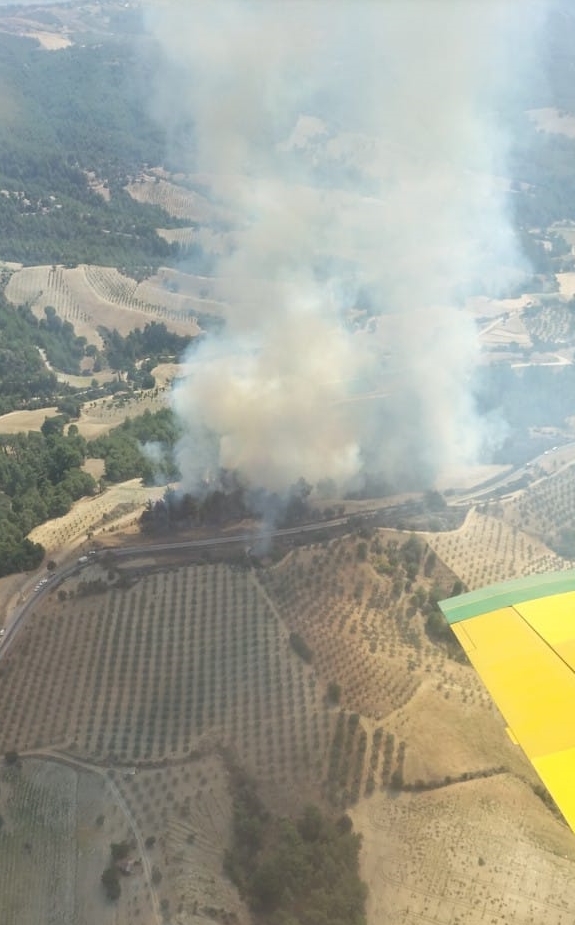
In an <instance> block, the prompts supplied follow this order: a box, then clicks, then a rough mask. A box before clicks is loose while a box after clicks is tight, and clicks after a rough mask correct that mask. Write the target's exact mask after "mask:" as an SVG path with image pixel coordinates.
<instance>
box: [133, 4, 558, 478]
mask: <svg viewBox="0 0 575 925" xmlns="http://www.w3.org/2000/svg"><path fill="white" fill-rule="evenodd" d="M519 7H520V9H519ZM519 15H520V16H521V24H520V26H519V24H518V23H517V22H516V20H517V18H518V16H519ZM539 15H540V8H539V5H536V4H531V3H528V2H526V3H521V4H517V3H514V2H511V3H506V2H504V0H493V2H491V0H476V2H475V0H407V2H406V0H385V2H376V0H353V2H352V0H349V2H338V0H294V2H279V0H278V2H274V0H267V2H263V0H254V2H248V0H245V2H243V0H242V2H240V0H209V2H208V0H205V2H190V0H170V2H169V3H166V4H164V5H161V6H155V5H154V4H153V3H150V4H149V8H148V22H149V26H150V29H151V31H152V32H153V34H154V35H155V36H156V37H157V38H158V40H159V41H160V42H161V43H162V45H163V47H164V49H165V51H166V53H167V55H168V57H169V60H170V62H171V70H170V78H169V79H168V78H167V77H165V75H164V78H162V76H161V75H158V99H157V100H156V109H157V111H158V112H159V113H160V112H161V113H163V117H164V118H165V121H166V125H168V126H169V127H170V129H171V130H174V131H175V132H176V131H177V128H178V126H179V125H183V124H186V123H189V122H190V120H191V121H192V123H193V126H194V144H193V146H192V147H191V149H190V152H189V163H188V164H186V165H185V167H186V169H188V170H189V171H190V172H191V173H193V174H195V175H196V180H197V182H198V183H201V184H202V187H203V190H204V192H205V191H206V190H207V191H208V193H209V195H210V196H211V197H212V198H213V199H214V200H215V201H217V202H218V203H219V204H220V205H225V207H226V208H227V210H228V212H229V213H230V214H232V215H234V216H235V227H234V229H233V231H232V232H231V234H230V235H229V236H228V239H227V251H226V249H225V248H224V252H225V253H226V256H224V257H220V258H219V260H218V265H217V271H216V275H217V276H218V277H219V279H220V283H219V286H220V290H221V291H224V290H225V291H226V292H227V293H228V294H230V305H231V307H230V310H229V312H228V314H227V325H226V329H225V333H224V334H223V335H222V336H218V337H217V338H216V337H209V338H207V339H206V340H205V341H204V343H202V344H201V345H200V346H199V348H196V349H194V350H193V351H192V352H191V354H190V357H189V358H188V362H189V373H188V375H187V377H186V378H185V380H184V381H183V382H182V383H180V384H179V385H178V387H177V389H176V390H175V392H174V396H173V402H174V407H175V409H176V410H177V413H178V414H179V416H180V417H181V419H182V421H183V422H184V425H185V428H186V438H185V439H184V440H182V443H181V446H180V452H179V462H180V465H181V471H182V475H183V479H184V483H185V485H186V487H188V488H193V487H194V486H195V485H196V484H197V483H198V481H199V480H201V479H203V478H205V476H206V474H209V473H210V472H211V473H213V472H215V471H216V470H217V468H218V467H219V466H224V467H226V468H233V469H236V470H238V471H239V473H240V474H241V475H242V476H243V477H244V478H245V479H247V480H248V481H249V482H251V483H252V484H256V485H260V486H262V487H266V488H269V489H273V490H280V491H281V490H283V489H285V488H286V487H287V486H289V485H290V484H292V483H293V482H294V481H295V480H296V479H297V478H298V477H300V476H304V477H305V478H306V479H307V480H309V481H310V482H312V483H316V482H317V481H318V480H320V479H322V478H331V479H334V480H335V481H336V482H337V483H339V484H340V485H343V484H347V485H349V484H353V483H358V482H360V481H361V479H362V478H363V477H364V476H365V474H366V473H371V474H375V473H381V474H382V476H383V477H385V478H386V479H387V480H389V481H391V482H393V483H395V484H397V485H399V484H405V483H406V482H411V483H413V482H414V481H419V483H420V484H421V483H425V484H427V485H429V484H432V483H433V479H434V478H435V476H436V475H437V474H438V473H439V472H441V471H442V470H445V468H446V467H453V466H458V465H465V464H469V463H471V462H473V461H474V460H476V458H477V456H478V454H479V452H480V450H481V448H482V446H483V445H484V444H485V442H486V441H487V440H489V439H490V438H491V435H490V432H489V427H488V425H487V424H486V422H484V421H482V420H480V419H479V417H478V415H477V413H476V411H475V407H474V401H473V396H472V379H473V371H474V369H475V367H476V364H477V362H478V347H477V338H476V331H475V328H474V323H473V321H472V319H471V317H470V314H469V313H468V312H466V311H465V308H464V300H465V296H466V295H468V294H470V293H474V292H477V290H478V288H482V289H483V290H484V291H486V292H488V293H492V294H497V293H498V292H500V291H503V290H505V287H508V286H509V285H510V284H511V283H513V282H516V281H517V280H518V279H519V278H520V274H521V272H522V266H521V259H520V257H519V255H518V252H517V249H516V245H515V241H514V237H513V234H512V230H511V227H510V222H509V219H508V216H507V215H506V210H505V202H504V198H503V193H502V189H503V188H504V185H505V184H504V183H502V182H501V178H502V177H504V176H505V152H506V144H507V142H506V138H505V137H504V135H503V133H502V132H501V129H500V128H499V127H498V126H497V125H496V121H495V118H494V116H493V109H494V104H495V103H496V102H497V101H498V100H499V99H500V98H501V97H502V95H504V92H505V85H506V81H507V79H508V76H509V74H510V64H509V53H510V50H511V48H512V49H513V60H515V61H518V60H519V59H520V57H521V49H522V47H524V46H525V44H526V41H527V38H528V35H529V27H530V26H531V25H533V24H534V23H536V22H537V21H538V17H539ZM206 432H210V433H211V434H212V437H211V438H210V439H209V440H206V439H205V438H204V436H203V435H205V434H206ZM213 435H215V437H214V436H213Z"/></svg>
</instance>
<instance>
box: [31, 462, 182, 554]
mask: <svg viewBox="0 0 575 925" xmlns="http://www.w3.org/2000/svg"><path fill="white" fill-rule="evenodd" d="M164 491H165V487H154V486H144V485H142V482H141V479H131V480H130V481H129V482H120V483H119V484H117V485H113V486H112V487H111V488H108V489H106V491H105V492H102V494H100V495H96V496H95V497H94V498H81V499H80V501H76V503H75V504H74V505H73V506H72V509H71V510H70V511H69V512H68V513H67V514H65V515H64V516H63V517H56V518H54V520H48V521H46V523H44V524H40V526H38V527H35V528H34V530H32V531H31V532H30V534H29V538H30V539H31V540H32V542H34V543H41V544H42V545H43V546H44V548H45V550H46V553H47V554H48V555H50V554H53V553H56V552H58V551H60V550H65V549H66V547H68V546H70V545H74V544H75V543H77V542H78V541H79V540H86V539H88V538H89V536H88V535H91V536H93V535H96V534H99V533H106V532H109V531H114V530H116V529H117V528H118V521H121V522H123V523H124V524H125V522H126V520H129V521H133V520H137V518H138V517H139V515H140V513H141V512H142V511H143V510H144V508H145V506H146V504H147V502H148V500H149V499H152V500H154V501H156V500H158V499H159V498H161V497H162V496H163V494H164Z"/></svg>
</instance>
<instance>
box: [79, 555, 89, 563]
mask: <svg viewBox="0 0 575 925" xmlns="http://www.w3.org/2000/svg"><path fill="white" fill-rule="evenodd" d="M87 561H88V556H80V558H79V559H78V562H87Z"/></svg>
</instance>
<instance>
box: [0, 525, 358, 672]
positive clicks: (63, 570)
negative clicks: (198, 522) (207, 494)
mask: <svg viewBox="0 0 575 925" xmlns="http://www.w3.org/2000/svg"><path fill="white" fill-rule="evenodd" d="M369 513H372V512H365V516H368V515H369ZM360 516H363V515H360ZM353 520H354V515H352V516H351V518H349V517H337V518H334V519H333V520H325V521H322V522H320V523H311V524H302V525H300V526H298V527H284V528H282V529H276V530H273V529H267V528H265V527H263V526H262V527H261V528H260V529H259V530H257V531H252V532H250V533H241V534H235V535H230V536H212V537H207V538H204V539H201V540H181V541H179V542H176V543H170V542H163V543H153V544H150V545H143V544H140V545H137V546H121V547H120V546H109V547H100V548H99V549H98V550H97V551H96V553H95V554H94V555H91V556H87V557H86V561H84V562H80V561H79V559H78V558H74V560H73V561H71V562H68V563H66V564H64V565H62V566H61V567H60V568H57V569H55V571H53V572H51V573H50V574H49V575H47V576H46V578H47V581H46V584H45V585H43V586H42V588H40V590H39V591H31V592H29V596H28V597H27V599H26V600H25V601H24V603H22V604H20V606H18V607H16V609H15V610H14V612H13V613H12V615H11V617H10V619H9V621H8V622H7V623H6V625H5V635H4V637H3V639H2V642H1V643H0V659H2V658H4V657H5V656H6V654H7V652H8V651H9V649H10V647H11V646H12V644H13V643H14V640H15V638H16V636H17V635H18V633H19V632H20V630H21V629H22V626H23V625H24V623H25V620H26V617H27V616H28V615H29V614H30V613H31V612H32V611H33V609H34V607H35V606H36V605H37V604H38V603H39V602H40V601H41V600H42V598H43V597H45V595H46V594H48V593H49V592H50V591H53V590H54V589H55V588H56V587H57V586H58V585H59V584H60V583H61V582H62V581H65V579H66V578H69V577H70V576H71V575H73V574H75V573H78V572H79V571H81V570H82V569H84V568H86V567H87V566H89V565H90V564H91V563H93V562H97V561H99V560H101V559H102V558H103V557H104V556H107V555H112V556H114V558H115V559H127V558H137V557H140V556H146V555H149V554H150V553H155V552H170V551H174V552H176V551H178V550H182V549H202V548H214V547H217V546H229V545H230V544H233V543H236V544H238V543H241V544H246V543H248V544H249V545H250V546H253V545H256V544H257V543H261V542H265V541H268V540H271V539H273V538H274V537H282V536H299V535H301V534H308V533H321V532H323V531H325V530H330V529H335V528H337V527H341V526H345V525H347V524H348V523H350V522H351V523H353ZM81 558H84V557H83V556H82V557H81Z"/></svg>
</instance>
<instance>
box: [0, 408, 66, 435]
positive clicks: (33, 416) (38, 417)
mask: <svg viewBox="0 0 575 925" xmlns="http://www.w3.org/2000/svg"><path fill="white" fill-rule="evenodd" d="M56 414H58V409H57V408H56V407H55V406H52V407H50V408H38V409H37V410H36V411H10V412H9V413H8V414H3V415H0V434H19V433H22V432H23V433H28V431H29V430H40V429H41V427H42V424H43V423H44V421H45V420H46V418H50V417H54V415H56Z"/></svg>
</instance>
